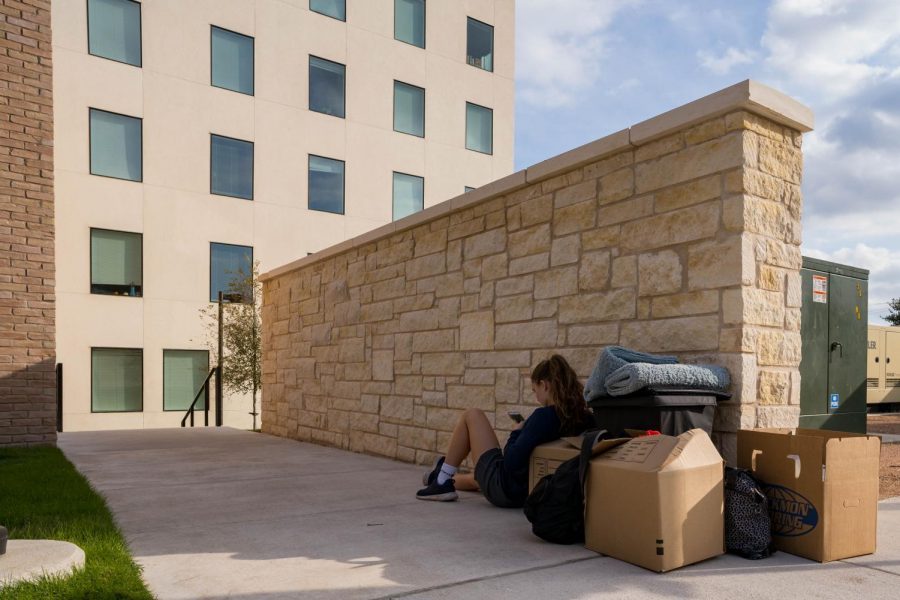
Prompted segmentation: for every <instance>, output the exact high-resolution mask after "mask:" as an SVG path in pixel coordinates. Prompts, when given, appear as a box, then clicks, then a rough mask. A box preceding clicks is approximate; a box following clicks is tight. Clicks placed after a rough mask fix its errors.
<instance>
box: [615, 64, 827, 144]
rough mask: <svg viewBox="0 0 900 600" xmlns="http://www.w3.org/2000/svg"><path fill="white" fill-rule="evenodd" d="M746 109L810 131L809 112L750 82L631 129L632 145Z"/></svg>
mask: <svg viewBox="0 0 900 600" xmlns="http://www.w3.org/2000/svg"><path fill="white" fill-rule="evenodd" d="M741 109H744V110H747V111H749V112H753V113H756V114H759V115H762V116H764V117H766V118H768V119H771V120H772V121H775V122H776V123H779V124H781V125H786V126H788V127H790V128H792V129H796V130H798V131H800V132H802V133H805V132H807V131H812V128H813V124H814V118H813V112H812V110H811V109H810V108H809V107H808V106H806V105H804V104H801V103H800V102H797V101H796V100H794V99H793V98H791V97H790V96H787V95H786V94H783V93H781V92H779V91H778V90H776V89H774V88H770V87H769V86H767V85H764V84H762V83H759V82H758V81H753V80H750V79H747V80H744V81H742V82H740V83H736V84H735V85H732V86H730V87H727V88H725V89H723V90H719V91H718V92H715V93H713V94H710V95H709V96H704V97H703V98H700V99H698V100H694V101H693V102H689V103H687V104H685V105H683V106H679V107H678V108H673V109H672V110H670V111H668V112H664V113H662V114H661V115H657V116H655V117H653V118H652V119H647V120H646V121H642V122H640V123H638V124H636V125H632V126H631V130H630V131H631V143H632V144H633V145H635V146H638V145H641V144H646V143H647V142H650V141H652V140H654V139H657V138H661V137H665V136H666V135H669V134H670V133H673V132H675V131H678V130H680V129H684V128H686V127H690V126H691V125H695V124H697V123H700V122H702V121H706V120H707V119H710V118H712V117H715V116H717V115H723V114H725V113H728V112H732V111H735V110H741Z"/></svg>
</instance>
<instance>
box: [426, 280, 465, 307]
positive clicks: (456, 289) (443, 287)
mask: <svg viewBox="0 0 900 600" xmlns="http://www.w3.org/2000/svg"><path fill="white" fill-rule="evenodd" d="M434 283H435V286H434V295H435V296H436V297H438V298H445V297H447V296H459V295H460V294H462V293H463V274H462V272H461V271H456V272H455V273H447V274H446V275H439V276H437V277H435V278H434ZM430 306H431V305H430V304H429V305H428V306H426V307H424V308H428V307H430Z"/></svg>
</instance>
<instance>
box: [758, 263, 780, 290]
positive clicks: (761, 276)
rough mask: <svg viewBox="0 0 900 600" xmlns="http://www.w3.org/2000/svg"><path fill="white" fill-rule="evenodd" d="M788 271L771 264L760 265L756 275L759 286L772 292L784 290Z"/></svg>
mask: <svg viewBox="0 0 900 600" xmlns="http://www.w3.org/2000/svg"><path fill="white" fill-rule="evenodd" d="M786 274H787V271H785V270H784V269H779V268H777V267H771V266H769V265H760V266H759V273H758V274H757V277H756V285H757V287H759V288H761V289H764V290H769V291H772V292H783V291H784V289H785V276H786Z"/></svg>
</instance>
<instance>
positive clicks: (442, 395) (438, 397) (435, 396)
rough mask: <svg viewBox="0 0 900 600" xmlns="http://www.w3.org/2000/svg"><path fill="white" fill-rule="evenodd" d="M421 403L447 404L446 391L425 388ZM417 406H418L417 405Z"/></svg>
mask: <svg viewBox="0 0 900 600" xmlns="http://www.w3.org/2000/svg"><path fill="white" fill-rule="evenodd" d="M422 404H423V405H425V406H442V407H446V406H447V392H437V391H429V390H426V391H424V392H422ZM417 408H418V407H417Z"/></svg>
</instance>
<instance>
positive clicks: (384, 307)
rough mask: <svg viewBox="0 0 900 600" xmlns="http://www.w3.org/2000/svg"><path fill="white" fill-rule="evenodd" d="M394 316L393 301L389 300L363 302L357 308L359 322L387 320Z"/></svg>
mask: <svg viewBox="0 0 900 600" xmlns="http://www.w3.org/2000/svg"><path fill="white" fill-rule="evenodd" d="M393 318H394V303H393V302H392V301H390V300H387V301H384V302H373V303H372V304H364V305H362V306H361V307H360V309H359V320H360V322H361V323H374V322H376V321H388V320H390V319H393Z"/></svg>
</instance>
